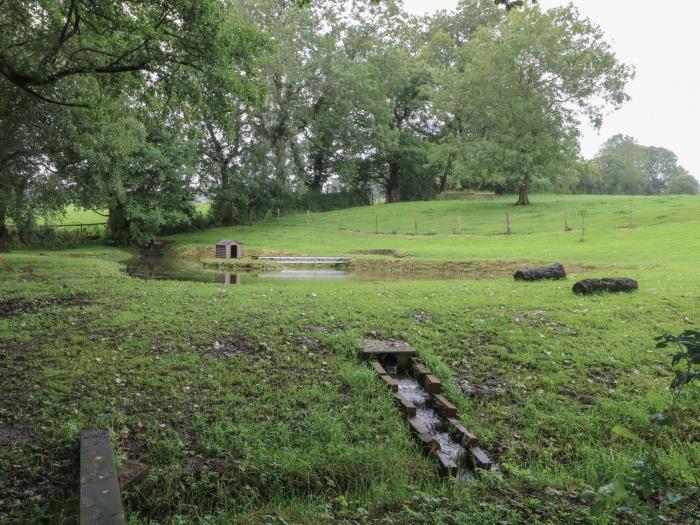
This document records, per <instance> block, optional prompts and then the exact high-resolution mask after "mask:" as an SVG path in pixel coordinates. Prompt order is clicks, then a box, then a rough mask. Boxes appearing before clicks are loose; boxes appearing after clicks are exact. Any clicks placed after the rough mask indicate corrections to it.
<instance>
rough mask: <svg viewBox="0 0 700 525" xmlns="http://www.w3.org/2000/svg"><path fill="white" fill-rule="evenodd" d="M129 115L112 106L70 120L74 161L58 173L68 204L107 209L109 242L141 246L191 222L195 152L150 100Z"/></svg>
mask: <svg viewBox="0 0 700 525" xmlns="http://www.w3.org/2000/svg"><path fill="white" fill-rule="evenodd" d="M150 102H151V103H150V106H146V107H144V108H135V107H133V106H131V105H130V103H129V102H128V101H125V100H121V101H113V102H112V103H111V104H110V105H103V106H102V107H101V108H100V111H98V112H94V111H90V112H88V111H81V112H77V113H75V114H74V115H73V116H74V120H73V127H72V129H71V144H72V145H73V149H72V150H71V151H70V152H69V153H67V155H68V156H69V157H70V158H72V159H74V162H73V163H72V164H71V165H70V168H69V169H67V170H65V172H64V173H63V174H62V176H63V178H64V179H65V180H66V181H67V182H68V184H69V191H70V194H71V198H72V200H73V202H75V203H76V204H79V205H80V206H82V207H85V208H89V209H94V210H95V211H98V212H99V211H100V210H104V209H106V210H108V220H107V222H108V229H109V236H110V239H111V240H112V242H115V243H117V244H129V243H132V242H133V243H136V244H137V245H140V246H145V245H148V244H149V243H150V242H151V241H152V240H153V238H154V237H155V236H156V235H157V234H158V233H159V231H160V230H161V229H162V228H163V227H164V226H167V225H172V224H177V223H180V222H188V220H189V219H190V218H191V216H192V215H193V213H194V211H193V204H192V203H193V201H194V189H193V184H192V182H193V177H194V173H195V163H196V145H195V143H194V142H193V141H192V140H191V139H190V137H188V133H187V126H186V124H185V123H184V122H183V121H182V120H181V119H180V118H179V117H178V115H176V114H171V113H168V112H166V110H165V108H164V107H163V106H160V109H161V111H157V109H158V107H159V104H158V101H157V100H152V101H150Z"/></svg>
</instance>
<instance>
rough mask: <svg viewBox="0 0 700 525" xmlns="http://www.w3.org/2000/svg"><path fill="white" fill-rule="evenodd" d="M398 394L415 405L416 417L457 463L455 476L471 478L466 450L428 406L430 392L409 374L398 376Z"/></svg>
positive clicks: (444, 422)
mask: <svg viewBox="0 0 700 525" xmlns="http://www.w3.org/2000/svg"><path fill="white" fill-rule="evenodd" d="M396 382H397V383H398V385H399V394H401V395H402V396H403V397H405V398H406V399H408V400H409V401H410V402H411V403H413V404H414V405H415V406H416V418H417V419H418V420H419V421H420V422H421V423H423V424H424V425H425V426H427V427H428V429H430V433H431V434H432V436H433V437H434V438H435V440H436V441H437V442H438V443H439V444H440V450H442V452H444V453H445V454H447V455H448V456H450V458H452V461H454V462H455V463H456V464H457V468H458V472H457V477H459V478H460V479H465V480H466V479H472V478H473V477H474V474H473V472H472V471H471V470H470V469H469V468H468V467H467V465H466V464H465V459H466V455H467V451H466V450H465V448H464V447H463V446H462V445H461V444H460V443H458V442H456V441H455V440H454V439H452V437H450V434H449V432H448V430H447V422H446V421H445V420H444V419H442V418H441V417H440V416H439V415H438V413H437V412H436V411H435V410H433V409H432V408H431V406H430V394H429V393H428V392H427V391H426V390H425V389H424V388H423V387H422V386H420V384H419V383H418V381H416V380H415V379H414V378H413V377H411V376H398V377H396Z"/></svg>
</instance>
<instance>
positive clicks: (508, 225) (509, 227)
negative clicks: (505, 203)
mask: <svg viewBox="0 0 700 525" xmlns="http://www.w3.org/2000/svg"><path fill="white" fill-rule="evenodd" d="M511 226H512V221H511V217H510V213H509V214H508V215H506V228H507V230H506V233H507V234H508V235H510V234H511V231H512V228H511Z"/></svg>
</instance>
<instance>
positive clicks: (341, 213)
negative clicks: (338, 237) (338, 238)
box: [340, 210, 344, 230]
mask: <svg viewBox="0 0 700 525" xmlns="http://www.w3.org/2000/svg"><path fill="white" fill-rule="evenodd" d="M343 216H344V210H340V229H341V230H342V229H343Z"/></svg>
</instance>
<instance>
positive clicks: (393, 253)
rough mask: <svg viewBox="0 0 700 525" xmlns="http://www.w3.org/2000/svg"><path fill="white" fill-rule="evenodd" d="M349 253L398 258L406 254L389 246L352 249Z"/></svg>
mask: <svg viewBox="0 0 700 525" xmlns="http://www.w3.org/2000/svg"><path fill="white" fill-rule="evenodd" d="M350 253H352V254H355V255H385V256H388V257H396V258H397V259H400V258H401V257H406V255H407V254H405V253H401V252H399V251H397V250H394V249H391V248H372V249H367V250H353V251H351V252H350Z"/></svg>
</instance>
